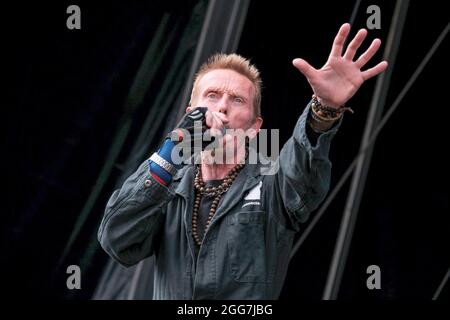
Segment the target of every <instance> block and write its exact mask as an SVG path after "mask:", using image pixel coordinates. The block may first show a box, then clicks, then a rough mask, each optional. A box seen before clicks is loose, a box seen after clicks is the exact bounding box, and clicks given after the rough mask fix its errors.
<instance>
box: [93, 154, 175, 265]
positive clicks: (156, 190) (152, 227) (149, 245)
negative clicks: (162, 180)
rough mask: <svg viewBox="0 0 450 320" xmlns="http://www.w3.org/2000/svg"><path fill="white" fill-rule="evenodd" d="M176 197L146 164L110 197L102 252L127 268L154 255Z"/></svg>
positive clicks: (103, 224)
mask: <svg viewBox="0 0 450 320" xmlns="http://www.w3.org/2000/svg"><path fill="white" fill-rule="evenodd" d="M173 196H174V193H173V191H171V190H170V189H168V188H166V187H165V186H163V185H161V184H159V183H158V182H157V181H156V180H155V179H153V177H152V176H151V175H150V172H149V166H148V161H147V160H146V161H145V162H144V163H142V164H141V165H140V166H139V168H138V169H137V170H136V172H134V173H133V174H132V175H131V176H130V177H128V178H127V180H126V181H125V182H124V183H123V185H122V187H121V188H120V189H118V190H116V191H114V193H113V194H112V195H111V197H110V199H109V201H108V203H107V205H106V209H105V213H104V216H103V219H102V222H101V224H100V228H99V230H98V240H99V242H100V244H101V246H102V248H103V249H104V250H105V251H106V252H107V253H108V254H109V255H110V256H111V257H112V258H113V259H114V260H116V261H118V262H119V263H120V264H122V265H124V266H127V267H129V266H132V265H134V264H136V263H138V262H139V261H141V260H142V259H145V258H146V257H149V256H150V255H152V254H153V252H154V249H155V244H156V241H157V240H156V239H157V237H158V232H159V231H160V228H161V226H162V224H163V221H164V217H165V211H166V210H165V209H166V207H167V203H168V202H169V201H170V200H171V199H172V198H173Z"/></svg>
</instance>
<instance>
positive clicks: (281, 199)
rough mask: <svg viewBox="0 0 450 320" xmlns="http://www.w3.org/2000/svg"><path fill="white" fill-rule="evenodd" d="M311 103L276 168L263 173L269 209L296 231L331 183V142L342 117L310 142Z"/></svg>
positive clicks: (285, 224)
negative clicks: (267, 174) (266, 173)
mask: <svg viewBox="0 0 450 320" xmlns="http://www.w3.org/2000/svg"><path fill="white" fill-rule="evenodd" d="M310 106H311V103H309V104H308V105H307V107H306V108H305V110H304V111H303V113H302V115H301V116H300V118H299V119H298V121H297V124H296V126H295V128H294V132H293V135H292V136H291V137H290V138H289V140H288V141H287V142H286V144H285V145H284V146H283V148H282V149H281V151H280V156H279V158H278V161H277V162H276V163H275V165H276V166H277V170H275V171H274V172H275V173H274V174H273V175H272V176H270V177H266V180H267V181H268V182H269V183H267V184H266V185H267V187H266V188H265V190H267V191H266V196H265V198H266V199H268V200H267V202H266V203H268V206H269V210H270V211H271V212H273V213H274V214H275V216H276V219H277V220H279V221H281V223H282V224H283V225H284V226H287V227H289V229H293V230H295V231H298V230H299V224H300V223H302V222H305V221H306V220H307V219H308V217H309V214H310V213H311V211H313V210H315V209H316V208H317V207H318V206H319V204H320V203H321V202H322V201H323V200H324V198H325V196H326V194H327V192H328V190H329V186H330V178H331V162H330V160H329V158H328V152H329V149H330V143H331V140H332V138H333V137H334V135H335V134H336V132H337V130H338V128H339V126H340V125H341V122H342V118H341V119H340V120H339V121H338V122H337V123H335V124H334V125H333V127H332V128H330V129H329V130H328V131H326V132H325V133H322V134H320V135H319V136H318V137H317V141H314V143H311V140H310V138H311V137H309V136H308V134H307V132H306V126H307V125H308V124H307V118H308V116H309V112H310Z"/></svg>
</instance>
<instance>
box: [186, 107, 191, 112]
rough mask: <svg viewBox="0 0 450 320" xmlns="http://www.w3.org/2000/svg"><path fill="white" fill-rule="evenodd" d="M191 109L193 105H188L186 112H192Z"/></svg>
mask: <svg viewBox="0 0 450 320" xmlns="http://www.w3.org/2000/svg"><path fill="white" fill-rule="evenodd" d="M191 111H192V108H191V105H188V106H187V107H186V113H188V112H191Z"/></svg>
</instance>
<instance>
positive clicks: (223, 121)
mask: <svg viewBox="0 0 450 320" xmlns="http://www.w3.org/2000/svg"><path fill="white" fill-rule="evenodd" d="M214 114H215V115H216V116H217V117H218V118H219V119H220V120H221V121H222V123H223V124H227V123H228V122H229V121H228V118H227V116H226V115H224V114H223V113H221V112H214Z"/></svg>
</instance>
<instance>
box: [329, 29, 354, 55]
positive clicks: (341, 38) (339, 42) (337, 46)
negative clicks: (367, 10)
mask: <svg viewBox="0 0 450 320" xmlns="http://www.w3.org/2000/svg"><path fill="white" fill-rule="evenodd" d="M349 32H350V24H349V23H344V24H343V25H342V26H341V28H340V29H339V31H338V33H337V35H336V37H335V38H334V41H333V46H332V47H331V53H330V56H332V57H340V56H341V55H342V48H343V47H344V42H345V39H347V36H348V33H349Z"/></svg>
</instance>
